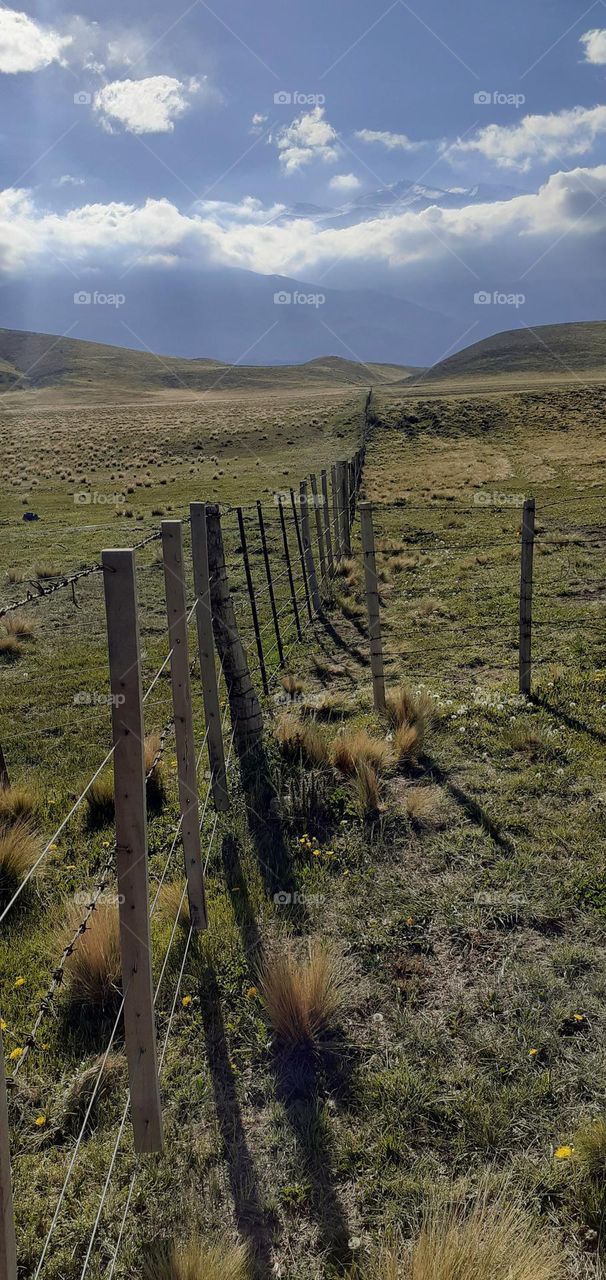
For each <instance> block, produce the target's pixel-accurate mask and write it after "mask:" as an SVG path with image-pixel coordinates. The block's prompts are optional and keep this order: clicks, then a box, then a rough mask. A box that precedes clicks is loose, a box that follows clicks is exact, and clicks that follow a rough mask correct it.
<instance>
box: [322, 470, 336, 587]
mask: <svg viewBox="0 0 606 1280" xmlns="http://www.w3.org/2000/svg"><path fill="white" fill-rule="evenodd" d="M320 484H321V487H322V511H323V516H324V539H325V542H326V559H327V562H328V577H329V579H330V582H331V583H332V580H333V578H334V574H335V562H334V557H333V554H332V534H331V531H330V509H329V506H328V477H327V475H326V471H322V472H320Z"/></svg>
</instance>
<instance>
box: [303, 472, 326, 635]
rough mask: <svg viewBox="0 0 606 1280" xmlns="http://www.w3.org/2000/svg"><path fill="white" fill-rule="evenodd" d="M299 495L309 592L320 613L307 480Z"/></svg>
mask: <svg viewBox="0 0 606 1280" xmlns="http://www.w3.org/2000/svg"><path fill="white" fill-rule="evenodd" d="M299 494H300V499H301V529H302V533H303V551H304V553H305V565H306V568H307V581H308V582H309V590H310V591H311V599H312V604H313V607H314V613H319V612H320V609H321V607H322V606H321V602H320V592H319V590H318V579H317V577H316V566H315V564H314V554H313V551H312V548H311V527H310V523H309V501H308V497H307V481H306V480H302V481H301V484H300V485H299Z"/></svg>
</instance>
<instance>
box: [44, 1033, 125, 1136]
mask: <svg viewBox="0 0 606 1280" xmlns="http://www.w3.org/2000/svg"><path fill="white" fill-rule="evenodd" d="M124 1068H125V1062H124V1058H123V1057H121V1055H120V1054H118V1053H110V1054H108V1055H107V1057H106V1056H105V1055H100V1056H99V1057H98V1058H96V1059H95V1061H94V1062H92V1063H91V1064H90V1066H88V1067H83V1068H82V1070H81V1071H79V1072H78V1074H77V1075H75V1076H74V1077H73V1079H71V1080H70V1081H69V1084H68V1085H67V1086H66V1088H65V1091H64V1093H63V1096H62V1097H61V1099H60V1102H59V1107H58V1110H57V1121H56V1123H57V1127H58V1128H59V1129H60V1131H61V1133H62V1134H64V1135H65V1134H73V1135H74V1136H75V1135H76V1134H78V1133H79V1132H80V1129H81V1127H82V1124H83V1122H84V1117H85V1116H86V1113H87V1111H88V1109H89V1106H90V1104H91V1102H92V1106H91V1107H90V1112H89V1116H88V1120H87V1128H88V1129H91V1128H92V1127H93V1125H94V1123H95V1121H96V1119H97V1117H98V1115H99V1112H100V1110H102V1105H103V1103H104V1101H105V1100H106V1099H107V1098H108V1097H109V1096H110V1094H111V1093H113V1091H114V1089H115V1088H116V1087H117V1085H118V1084H119V1083H120V1081H121V1079H122V1076H123V1074H124ZM93 1095H94V1101H93Z"/></svg>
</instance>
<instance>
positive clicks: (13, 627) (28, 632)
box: [2, 609, 36, 640]
mask: <svg viewBox="0 0 606 1280" xmlns="http://www.w3.org/2000/svg"><path fill="white" fill-rule="evenodd" d="M2 626H3V627H4V630H5V632H6V634H7V636H15V637H16V639H17V640H32V639H33V637H34V636H35V634H36V627H35V624H34V622H33V621H32V619H31V618H29V617H28V616H27V614H25V613H23V612H21V610H19V609H16V610H15V612H14V613H7V615H6V617H5V618H4V620H3V622H2Z"/></svg>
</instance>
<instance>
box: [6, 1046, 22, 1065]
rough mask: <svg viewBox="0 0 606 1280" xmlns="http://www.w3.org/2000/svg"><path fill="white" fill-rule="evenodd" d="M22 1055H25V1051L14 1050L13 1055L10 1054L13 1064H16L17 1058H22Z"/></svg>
mask: <svg viewBox="0 0 606 1280" xmlns="http://www.w3.org/2000/svg"><path fill="white" fill-rule="evenodd" d="M22 1053H23V1049H13V1051H12V1053H9V1055H8V1056H9V1058H10V1060H11V1062H16V1061H17V1058H20V1057H21V1054H22Z"/></svg>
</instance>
